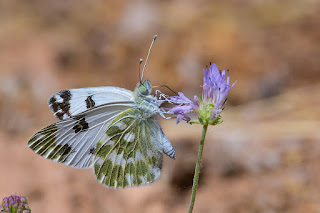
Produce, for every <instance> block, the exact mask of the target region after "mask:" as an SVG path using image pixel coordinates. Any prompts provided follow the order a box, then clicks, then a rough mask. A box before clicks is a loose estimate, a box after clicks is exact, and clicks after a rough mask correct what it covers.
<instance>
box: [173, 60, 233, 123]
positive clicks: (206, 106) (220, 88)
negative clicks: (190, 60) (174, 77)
mask: <svg viewBox="0 0 320 213" xmlns="http://www.w3.org/2000/svg"><path fill="white" fill-rule="evenodd" d="M225 78H226V76H225V71H224V70H223V71H222V72H221V71H219V69H218V67H217V65H216V64H212V65H211V66H210V67H209V69H205V70H204V76H203V86H202V87H203V93H202V95H201V96H200V98H199V97H197V96H194V101H191V100H190V99H189V98H187V97H186V96H185V95H184V94H183V93H181V92H179V93H178V95H179V96H171V97H167V99H168V100H169V101H170V102H171V103H172V102H173V103H175V104H178V106H175V107H173V108H171V109H170V110H169V112H171V113H174V114H176V115H177V123H179V122H180V121H181V120H182V119H185V120H186V121H187V122H189V121H190V117H189V116H188V114H189V113H191V112H195V113H196V114H197V115H198V117H199V121H200V123H206V124H217V123H218V120H219V119H220V117H219V116H218V117H216V116H217V115H218V114H219V113H220V112H222V110H223V105H224V104H225V102H226V100H227V97H228V94H229V92H230V90H231V89H232V87H233V86H234V85H235V83H236V82H235V83H234V84H233V85H232V86H231V85H230V77H229V72H228V76H227V79H225Z"/></svg>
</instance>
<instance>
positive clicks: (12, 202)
mask: <svg viewBox="0 0 320 213" xmlns="http://www.w3.org/2000/svg"><path fill="white" fill-rule="evenodd" d="M27 204H28V199H27V198H26V197H23V196H15V195H12V196H10V197H6V198H4V199H3V201H2V208H1V209H0V212H27V213H30V212H31V210H30V208H29V207H28V205H27Z"/></svg>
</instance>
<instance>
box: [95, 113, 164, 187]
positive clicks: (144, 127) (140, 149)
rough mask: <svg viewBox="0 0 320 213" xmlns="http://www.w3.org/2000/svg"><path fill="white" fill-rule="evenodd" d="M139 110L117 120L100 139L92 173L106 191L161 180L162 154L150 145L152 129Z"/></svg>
mask: <svg viewBox="0 0 320 213" xmlns="http://www.w3.org/2000/svg"><path fill="white" fill-rule="evenodd" d="M140 116H141V112H140V110H138V109H129V110H127V111H126V112H124V113H122V115H121V116H118V117H117V118H116V119H115V120H114V121H113V122H112V123H111V124H110V125H109V126H108V127H107V129H106V130H105V132H104V133H103V135H102V136H101V138H100V140H99V142H98V145H97V149H96V151H95V160H94V162H95V163H94V173H95V177H96V178H97V180H98V181H99V182H100V183H101V184H104V185H105V186H107V187H111V188H125V187H131V186H139V185H145V184H148V183H152V182H154V181H155V180H156V179H158V178H159V176H160V168H161V164H162V154H161V152H160V151H159V150H157V149H156V147H154V145H153V143H152V141H151V136H150V134H151V131H150V128H151V127H152V126H150V125H148V121H147V120H141V119H140V118H141V117H140Z"/></svg>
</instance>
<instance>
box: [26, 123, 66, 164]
mask: <svg viewBox="0 0 320 213" xmlns="http://www.w3.org/2000/svg"><path fill="white" fill-rule="evenodd" d="M57 131H58V127H57V126H56V124H51V125H50V126H47V127H45V128H43V129H41V130H40V131H39V132H37V133H36V134H35V135H34V136H32V137H31V138H30V140H29V142H28V146H29V147H30V148H31V149H32V150H33V151H34V152H35V153H37V154H38V155H40V156H42V157H45V158H47V159H50V160H55V161H58V162H61V163H63V162H65V160H66V157H67V156H68V155H69V154H70V153H71V151H72V148H71V147H70V146H69V145H68V144H64V145H59V144H56V139H57V137H56V133H57Z"/></svg>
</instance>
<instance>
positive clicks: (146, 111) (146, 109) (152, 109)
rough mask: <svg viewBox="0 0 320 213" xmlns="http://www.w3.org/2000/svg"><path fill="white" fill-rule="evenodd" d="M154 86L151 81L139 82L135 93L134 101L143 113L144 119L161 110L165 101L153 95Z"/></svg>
mask: <svg viewBox="0 0 320 213" xmlns="http://www.w3.org/2000/svg"><path fill="white" fill-rule="evenodd" d="M151 92H152V86H151V83H150V81H148V80H146V81H144V82H139V83H138V84H137V86H136V88H135V90H134V93H133V101H134V102H135V104H136V108H137V109H139V110H140V111H141V113H142V119H146V118H150V117H151V116H153V115H155V114H158V113H160V112H161V109H160V108H159V107H160V105H161V104H162V102H163V101H160V100H158V99H157V97H155V96H152V95H151Z"/></svg>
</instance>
